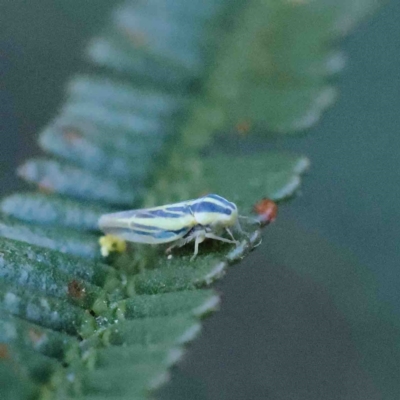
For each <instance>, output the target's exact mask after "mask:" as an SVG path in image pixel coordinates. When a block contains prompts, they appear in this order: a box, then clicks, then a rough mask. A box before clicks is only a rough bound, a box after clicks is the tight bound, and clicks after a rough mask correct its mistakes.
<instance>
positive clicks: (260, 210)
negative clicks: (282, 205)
mask: <svg viewBox="0 0 400 400" xmlns="http://www.w3.org/2000/svg"><path fill="white" fill-rule="evenodd" d="M253 210H254V212H255V213H256V214H257V215H258V219H259V221H260V222H261V223H262V224H265V225H266V224H269V223H270V222H274V221H275V219H276V217H277V215H278V206H277V204H276V203H275V202H273V201H272V200H270V199H266V198H265V199H262V200H260V201H259V202H257V203H256V204H255V205H254V208H253Z"/></svg>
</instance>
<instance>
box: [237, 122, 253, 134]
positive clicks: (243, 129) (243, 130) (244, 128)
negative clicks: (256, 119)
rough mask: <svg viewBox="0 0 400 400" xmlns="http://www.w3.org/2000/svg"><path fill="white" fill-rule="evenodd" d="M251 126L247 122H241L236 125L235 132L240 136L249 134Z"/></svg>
mask: <svg viewBox="0 0 400 400" xmlns="http://www.w3.org/2000/svg"><path fill="white" fill-rule="evenodd" d="M250 129H251V124H250V122H249V121H241V122H239V123H238V124H237V125H236V130H237V131H238V133H239V134H240V135H243V136H245V135H247V134H248V133H249V132H250Z"/></svg>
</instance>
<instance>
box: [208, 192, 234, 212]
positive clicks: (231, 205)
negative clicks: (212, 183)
mask: <svg viewBox="0 0 400 400" xmlns="http://www.w3.org/2000/svg"><path fill="white" fill-rule="evenodd" d="M203 198H204V199H207V198H210V199H214V200H218V201H220V202H221V203H222V204H224V205H225V206H227V207H229V208H230V209H232V210H236V205H235V204H234V203H231V202H230V201H228V200H226V199H224V198H223V197H221V196H218V195H217V194H208V195H207V196H205V197H203Z"/></svg>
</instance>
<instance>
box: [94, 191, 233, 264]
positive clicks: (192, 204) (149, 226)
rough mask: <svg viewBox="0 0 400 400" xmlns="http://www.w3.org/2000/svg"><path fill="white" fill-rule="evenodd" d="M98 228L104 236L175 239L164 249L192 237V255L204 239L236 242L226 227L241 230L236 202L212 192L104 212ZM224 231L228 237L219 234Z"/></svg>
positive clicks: (150, 241)
mask: <svg viewBox="0 0 400 400" xmlns="http://www.w3.org/2000/svg"><path fill="white" fill-rule="evenodd" d="M99 227H100V229H101V230H102V231H103V232H104V233H106V234H107V235H113V236H114V237H117V238H119V239H123V240H126V241H129V242H136V243H148V244H160V243H170V242H175V244H174V245H173V246H171V247H170V248H169V249H168V250H170V249H171V248H173V247H176V246H178V247H180V246H183V245H184V244H186V243H188V242H190V241H192V240H194V242H195V250H194V255H193V257H192V258H194V257H195V256H196V255H197V252H198V246H199V244H200V243H201V242H203V241H204V240H205V239H207V238H209V239H215V240H219V241H222V242H227V243H234V244H237V243H238V242H237V241H236V240H235V239H234V237H233V235H232V233H231V231H230V229H229V228H230V227H234V228H236V229H237V230H239V231H241V229H240V225H239V222H238V211H237V207H236V205H235V204H234V203H231V202H230V201H228V200H226V199H224V198H223V197H221V196H218V195H216V194H208V195H206V196H203V197H201V198H199V199H195V200H188V201H184V202H180V203H175V204H168V205H165V206H159V207H153V208H143V209H139V210H130V211H122V212H117V213H113V214H105V215H102V216H101V217H100V219H99ZM224 231H226V232H227V233H228V234H229V236H230V237H231V239H226V238H224V237H221V236H220V234H221V233H222V232H224ZM102 251H103V248H102ZM102 254H103V253H102Z"/></svg>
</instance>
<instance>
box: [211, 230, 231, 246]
mask: <svg viewBox="0 0 400 400" xmlns="http://www.w3.org/2000/svg"><path fill="white" fill-rule="evenodd" d="M205 237H206V238H208V239H215V240H219V241H221V242H225V243H235V244H238V242H237V241H236V240H231V239H226V238H223V237H221V236H218V235H215V234H214V233H212V232H206V234H205Z"/></svg>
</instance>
